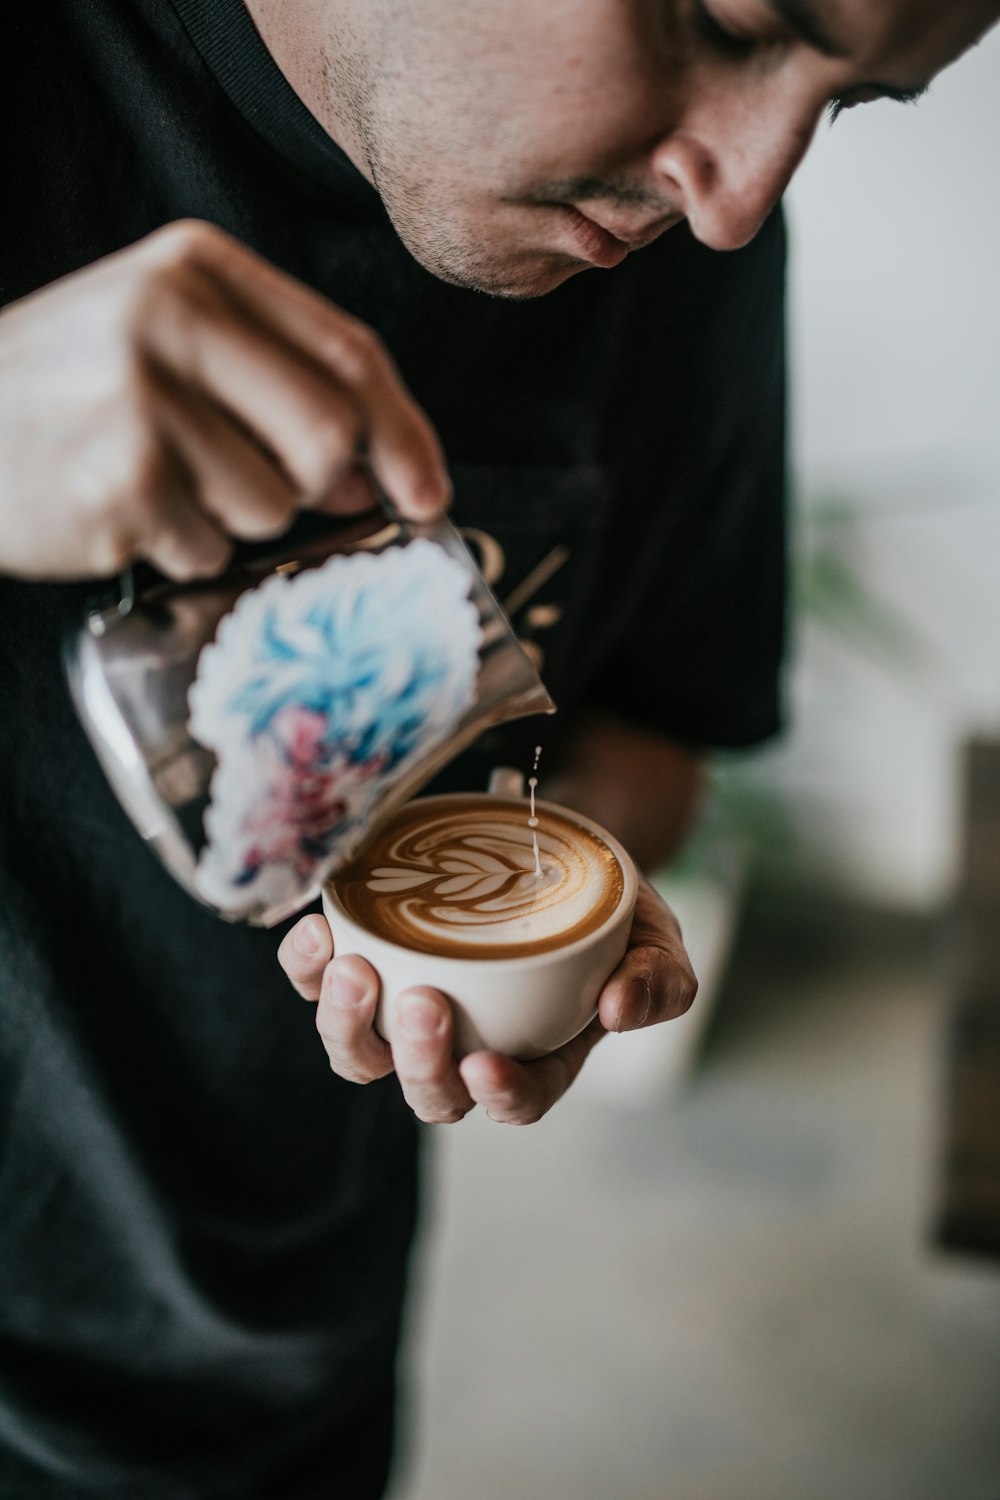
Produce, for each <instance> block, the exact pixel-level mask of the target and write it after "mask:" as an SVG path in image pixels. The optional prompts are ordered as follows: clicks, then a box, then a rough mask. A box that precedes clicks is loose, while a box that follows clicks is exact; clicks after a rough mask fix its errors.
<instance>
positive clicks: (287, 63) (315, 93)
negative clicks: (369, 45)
mask: <svg viewBox="0 0 1000 1500" xmlns="http://www.w3.org/2000/svg"><path fill="white" fill-rule="evenodd" d="M243 3H244V4H245V6H246V8H247V10H248V12H249V14H250V18H251V20H252V21H253V23H254V25H255V26H256V28H257V31H258V32H259V34H260V38H261V40H262V41H263V43H264V46H265V47H266V48H267V50H268V52H269V53H270V54H271V57H272V58H273V60H274V62H275V63H276V65H277V66H278V67H279V68H280V70H281V72H282V73H283V74H284V76H285V78H286V80H287V81H288V83H289V84H290V85H291V87H292V88H293V89H294V90H295V92H296V94H298V96H299V98H300V99H301V100H302V103H303V104H304V105H305V107H306V109H308V110H309V112H310V114H312V115H313V116H314V117H315V118H316V119H317V120H318V121H319V123H320V124H321V125H322V127H323V129H324V130H325V131H326V133H327V135H328V136H330V138H331V139H332V140H333V141H335V142H336V143H337V145H338V146H339V147H340V148H341V150H342V151H343V152H344V153H345V154H346V155H347V156H348V157H349V158H350V160H351V161H352V162H353V164H354V166H356V167H357V169H358V171H359V172H360V173H361V174H362V176H363V177H366V178H367V179H368V181H369V182H371V181H372V180H373V179H372V171H371V165H370V163H369V160H368V151H367V150H366V147H365V129H364V126H365V121H366V120H367V119H370V116H371V105H370V102H369V100H370V94H369V88H368V82H367V80H368V76H369V70H368V68H367V66H366V63H365V58H366V55H367V53H366V46H365V43H364V39H363V36H362V34H361V28H362V25H363V19H359V17H358V16H357V15H356V14H355V12H356V11H358V9H359V7H357V6H353V5H351V4H350V0H344V3H340V4H331V0H297V3H296V4H294V5H293V4H289V0H243ZM373 9H374V7H373V6H372V5H371V0H367V3H366V4H363V5H362V6H361V7H360V11H361V17H362V18H363V17H364V16H365V15H370V13H371V11H372V10H373Z"/></svg>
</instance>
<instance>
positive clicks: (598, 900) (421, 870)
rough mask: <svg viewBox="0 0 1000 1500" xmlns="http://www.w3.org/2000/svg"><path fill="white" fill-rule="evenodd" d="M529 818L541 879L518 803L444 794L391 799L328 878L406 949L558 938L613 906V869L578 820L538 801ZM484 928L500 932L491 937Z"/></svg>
mask: <svg viewBox="0 0 1000 1500" xmlns="http://www.w3.org/2000/svg"><path fill="white" fill-rule="evenodd" d="M538 819H539V822H538V829H537V832H538V835H539V841H540V845H541V853H542V866H543V876H542V879H541V881H536V879H535V876H534V856H533V853H532V848H531V830H530V828H529V825H528V808H527V805H526V803H524V802H522V801H508V800H506V799H501V798H498V797H490V798H486V797H478V798H477V797H468V798H462V797H455V798H450V799H449V800H448V802H447V804H437V805H435V804H434V802H433V801H431V802H429V803H428V804H427V805H426V806H424V805H422V804H421V802H419V801H417V802H414V803H410V804H408V805H407V806H406V807H405V808H403V809H401V811H400V812H398V813H397V814H396V815H395V816H394V817H393V818H392V819H391V820H390V822H389V823H388V824H387V825H386V826H385V827H384V828H382V829H381V830H380V831H379V833H378V834H377V835H376V836H375V838H374V840H373V841H372V843H371V844H370V845H369V846H368V848H367V849H365V850H364V851H363V853H362V854H361V855H360V856H358V857H357V858H356V859H355V860H354V861H353V862H352V863H351V864H350V865H349V866H347V867H346V868H345V869H344V870H342V871H341V872H340V873H339V874H338V875H337V877H336V878H335V880H334V882H333V886H334V889H335V890H336V893H337V896H338V898H339V900H340V902H341V904H342V905H343V907H344V909H345V910H346V911H347V913H348V915H349V916H350V917H351V918H352V919H353V920H354V921H355V922H356V923H357V924H358V925H359V926H361V927H363V928H365V930H366V931H368V932H371V933H373V934H374V935H375V936H377V937H380V938H383V939H385V940H387V941H389V942H393V943H397V944H399V945H400V946H402V947H405V948H409V949H412V950H415V951H417V952H423V953H434V954H439V955H441V956H443V957H455V958H464V959H470V958H471V959H477V958H482V959H498V958H500V959H504V958H521V957H527V956H529V955H534V954H538V953H544V952H546V951H549V950H554V949H558V948H563V947H566V946H567V945H568V944H570V943H574V942H576V941H577V940H578V939H580V938H582V937H586V936H587V935H588V934H590V933H592V932H595V931H596V930H597V929H598V928H599V927H601V926H602V925H603V924H604V923H605V922H606V921H607V919H608V918H609V917H610V916H611V915H612V914H613V913H614V912H615V911H616V909H617V907H618V905H619V903H620V901H621V898H622V893H623V890H624V884H625V881H624V875H623V872H622V869H621V866H620V865H619V863H618V860H617V859H616V857H615V855H614V853H613V852H612V851H611V849H610V848H609V847H608V845H607V844H606V843H605V842H604V840H603V839H601V838H600V837H599V836H598V835H596V834H594V833H592V832H591V831H590V830H589V829H586V828H583V827H581V826H580V825H579V824H578V823H576V822H574V821H573V820H572V819H570V818H566V817H562V816H561V815H559V814H558V813H556V812H553V811H552V810H551V809H549V808H547V807H545V806H544V805H542V806H540V807H539V808H538ZM478 872H481V878H480V876H479V874H478ZM373 885H375V886H377V887H380V888H379V889H372V886H373ZM491 929H492V930H493V931H496V932H497V933H498V934H499V932H500V931H502V930H504V929H505V931H506V936H504V937H501V938H499V940H497V941H492V940H491ZM459 932H464V933H465V936H464V937H461V936H458V935H457V934H458V933H459Z"/></svg>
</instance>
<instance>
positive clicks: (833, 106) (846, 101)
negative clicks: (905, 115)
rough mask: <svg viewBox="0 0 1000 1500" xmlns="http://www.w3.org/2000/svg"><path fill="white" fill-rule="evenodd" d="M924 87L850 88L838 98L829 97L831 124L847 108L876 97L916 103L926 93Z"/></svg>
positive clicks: (869, 101) (864, 86) (868, 102)
mask: <svg viewBox="0 0 1000 1500" xmlns="http://www.w3.org/2000/svg"><path fill="white" fill-rule="evenodd" d="M926 92H927V89H926V87H921V88H916V89H894V88H890V87H889V86H888V85H882V84H870V85H862V86H861V87H860V88H856V89H852V90H851V91H850V93H849V94H843V95H841V97H840V98H839V99H831V100H830V103H829V104H828V105H827V107H826V112H827V115H828V116H829V119H830V124H831V125H832V124H833V122H834V120H836V119H837V118H838V117H839V116H840V115H842V114H843V113H844V111H845V110H847V109H856V108H857V106H858V105H859V104H874V103H875V101H876V100H877V99H894V100H895V101H896V103H897V104H916V103H917V102H918V101H919V100H920V99H922V98H923V96H924V94H926Z"/></svg>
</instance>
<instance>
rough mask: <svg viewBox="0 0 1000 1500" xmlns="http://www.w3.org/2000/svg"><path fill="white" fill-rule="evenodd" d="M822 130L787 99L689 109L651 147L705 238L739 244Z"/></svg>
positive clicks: (663, 182)
mask: <svg viewBox="0 0 1000 1500" xmlns="http://www.w3.org/2000/svg"><path fill="white" fill-rule="evenodd" d="M815 128H816V116H814V115H813V116H810V117H808V118H803V115H802V112H800V111H795V112H793V111H792V110H791V109H790V108H789V107H788V105H787V103H786V104H785V105H784V106H782V105H781V104H780V103H778V104H772V105H771V107H770V108H767V109H765V108H759V109H754V110H753V111H752V112H747V111H746V110H740V111H727V110H726V109H725V108H722V109H720V108H719V107H718V106H716V107H714V108H713V111H712V113H711V114H703V115H702V116H701V118H698V117H692V116H691V115H690V114H688V117H686V118H685V119H684V120H683V121H681V123H680V125H679V126H678V127H677V128H676V129H674V130H672V131H671V133H670V134H669V135H668V136H666V137H665V138H664V139H663V140H662V141H661V142H660V143H659V144H658V145H657V146H656V147H655V148H654V152H653V163H652V165H653V172H654V174H655V176H656V179H657V182H658V184H659V185H660V187H661V190H662V192H663V194H664V196H665V197H667V198H669V199H670V200H671V201H672V202H676V203H677V204H678V207H679V208H681V209H682V210H683V212H684V214H685V216H686V218H687V220H688V223H689V224H690V226H691V231H692V233H693V234H694V236H695V238H696V239H699V240H701V242H702V244H704V245H708V246H709V247H710V248H711V249H713V250H738V249H739V248H740V247H741V246H742V245H746V244H748V243H749V241H750V240H752V239H753V237H754V235H755V234H756V233H757V231H758V229H759V228H760V226H761V225H762V224H763V222H764V220H765V219H766V218H767V216H768V214H769V213H770V212H771V209H772V208H773V207H774V205H775V204H776V203H777V201H778V199H779V198H780V197H781V194H782V193H783V192H784V190H785V188H786V187H787V185H788V182H789V180H790V178H791V177H792V175H793V174H794V172H795V169H796V167H797V166H798V165H799V162H800V161H801V160H802V158H803V156H804V155H805V153H806V151H807V150H808V147H809V142H810V141H811V140H812V136H813V132H814V130H815Z"/></svg>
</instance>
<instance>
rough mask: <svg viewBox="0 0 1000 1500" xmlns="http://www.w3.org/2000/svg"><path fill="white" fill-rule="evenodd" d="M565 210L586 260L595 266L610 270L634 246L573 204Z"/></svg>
mask: <svg viewBox="0 0 1000 1500" xmlns="http://www.w3.org/2000/svg"><path fill="white" fill-rule="evenodd" d="M563 212H564V214H565V216H566V222H567V224H568V226H569V231H570V233H571V234H572V236H573V238H574V239H575V240H576V243H577V246H578V248H579V250H580V253H581V255H582V256H583V258H584V260H589V261H590V263H591V265H593V266H603V267H605V268H606V269H608V270H610V268H611V267H612V266H620V265H621V263H622V261H623V260H624V259H625V257H626V255H627V254H628V253H629V250H630V249H631V248H632V247H631V245H630V244H628V242H627V241H625V240H620V239H619V238H618V236H617V235H614V234H612V233H611V231H610V230H609V229H605V228H604V227H603V225H601V224H597V223H595V221H594V220H593V219H589V218H588V217H587V215H586V214H584V213H581V212H580V210H579V209H578V208H574V207H573V206H572V205H571V204H566V205H565V207H564V209H563Z"/></svg>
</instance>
